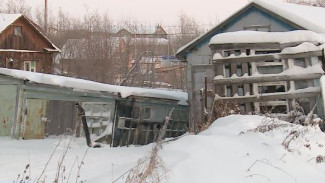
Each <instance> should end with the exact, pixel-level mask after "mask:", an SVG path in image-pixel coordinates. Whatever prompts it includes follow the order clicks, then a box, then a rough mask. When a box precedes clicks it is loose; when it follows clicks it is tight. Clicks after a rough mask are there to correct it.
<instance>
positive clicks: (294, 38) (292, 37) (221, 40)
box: [210, 30, 325, 45]
mask: <svg viewBox="0 0 325 183" xmlns="http://www.w3.org/2000/svg"><path fill="white" fill-rule="evenodd" d="M295 42H298V43H299V42H315V43H324V42H325V39H324V37H323V36H321V35H320V34H317V33H315V32H312V31H308V30H297V31H290V32H258V31H238V32H226V33H221V34H217V35H215V36H213V37H212V38H211V40H210V45H212V44H227V43H279V44H284V43H295Z"/></svg>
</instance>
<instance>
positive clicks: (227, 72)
mask: <svg viewBox="0 0 325 183" xmlns="http://www.w3.org/2000/svg"><path fill="white" fill-rule="evenodd" d="M229 77H230V64H225V78H229Z"/></svg>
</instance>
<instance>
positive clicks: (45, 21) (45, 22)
mask: <svg viewBox="0 0 325 183" xmlns="http://www.w3.org/2000/svg"><path fill="white" fill-rule="evenodd" d="M47 12H48V7H47V0H45V8H44V31H45V34H47V18H48V14H47Z"/></svg>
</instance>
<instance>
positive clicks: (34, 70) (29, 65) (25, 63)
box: [24, 61, 36, 72]
mask: <svg viewBox="0 0 325 183" xmlns="http://www.w3.org/2000/svg"><path fill="white" fill-rule="evenodd" d="M32 63H33V64H34V66H32ZM26 65H28V67H26ZM24 71H29V72H36V61H24Z"/></svg>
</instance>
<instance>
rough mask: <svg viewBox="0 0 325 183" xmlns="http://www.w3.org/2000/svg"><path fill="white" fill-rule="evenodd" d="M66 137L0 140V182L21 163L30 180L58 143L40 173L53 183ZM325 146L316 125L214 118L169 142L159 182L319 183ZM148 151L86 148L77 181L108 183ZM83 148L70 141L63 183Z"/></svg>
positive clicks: (162, 154)
mask: <svg viewBox="0 0 325 183" xmlns="http://www.w3.org/2000/svg"><path fill="white" fill-rule="evenodd" d="M293 132H294V133H293ZM69 138H70V137H67V138H65V139H62V140H61V141H60V139H44V140H25V141H24V140H20V141H17V140H11V139H9V138H0V145H1V147H2V151H0V162H1V171H0V182H1V181H11V182H12V181H13V180H16V178H17V175H18V174H21V173H22V172H23V170H24V168H25V166H26V164H30V167H31V169H30V170H29V171H27V173H28V174H29V175H30V177H31V179H32V180H33V181H34V180H35V179H37V178H38V177H39V175H40V174H41V172H42V170H43V169H44V167H45V164H46V162H47V161H48V159H49V157H50V154H51V153H52V152H53V149H54V148H55V147H56V145H57V144H58V143H59V142H60V143H59V145H58V147H57V150H56V152H55V153H54V156H53V158H52V159H51V161H50V163H49V165H48V166H47V168H46V171H45V173H44V175H46V177H45V180H46V182H53V180H54V177H55V174H56V172H57V163H58V161H59V159H60V157H62V153H63V152H64V151H65V150H66V148H67V144H68V142H69ZM287 142H289V143H287ZM324 145H325V134H324V133H322V132H321V131H320V129H319V128H318V126H309V127H302V126H298V125H293V124H290V123H287V122H284V121H279V120H274V119H270V118H266V117H262V116H241V115H233V116H228V117H225V118H221V119H218V120H216V121H215V122H214V123H213V124H212V125H211V126H210V128H209V129H207V130H206V131H204V132H202V133H200V134H198V135H191V134H188V135H185V136H183V137H181V138H179V139H177V140H170V139H167V140H166V142H165V143H164V145H163V148H162V149H161V150H160V152H159V156H160V157H161V158H162V160H163V161H164V163H165V166H166V168H167V169H168V175H167V179H166V180H164V182H172V183H180V182H186V183H198V182H206V183H209V182H211V183H215V182H227V183H232V182H233V183H238V182H258V183H261V182H276V183H280V182H285V183H289V182H313V183H317V182H323V181H324V179H325V174H324V172H325V163H324V162H320V163H316V157H317V156H320V157H323V156H324V155H325V151H324V150H325V147H324ZM151 147H152V144H149V145H146V146H138V147H135V146H131V147H128V148H127V147H118V148H111V147H108V146H106V147H104V148H100V149H88V152H87V154H86V156H85V159H84V163H85V164H84V165H82V167H81V169H80V178H79V179H78V180H79V181H81V180H86V181H87V182H94V183H95V182H96V183H100V182H112V181H114V180H116V179H117V178H118V177H120V175H122V174H123V173H125V172H127V171H128V170H130V169H131V168H132V167H134V166H135V165H136V164H137V160H138V159H139V158H141V157H144V156H145V155H146V154H147V152H148V151H150V149H151ZM86 150H87V147H86V145H85V144H84V140H83V139H73V140H72V141H71V143H70V146H69V148H68V151H67V154H66V157H65V160H64V161H63V165H64V166H65V172H63V173H62V174H63V175H64V176H65V177H66V179H65V180H67V179H68V177H69V181H68V182H75V179H76V174H77V171H78V168H77V165H78V162H79V163H80V161H81V159H82V157H83V155H84V154H85V152H86ZM76 157H78V158H76ZM71 170H72V171H71ZM69 175H70V176H69ZM125 178H126V175H125V176H122V177H121V178H120V179H118V180H117V181H116V182H124V181H125ZM43 179H44V177H43ZM43 179H42V180H43ZM64 182H67V181H64Z"/></svg>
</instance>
